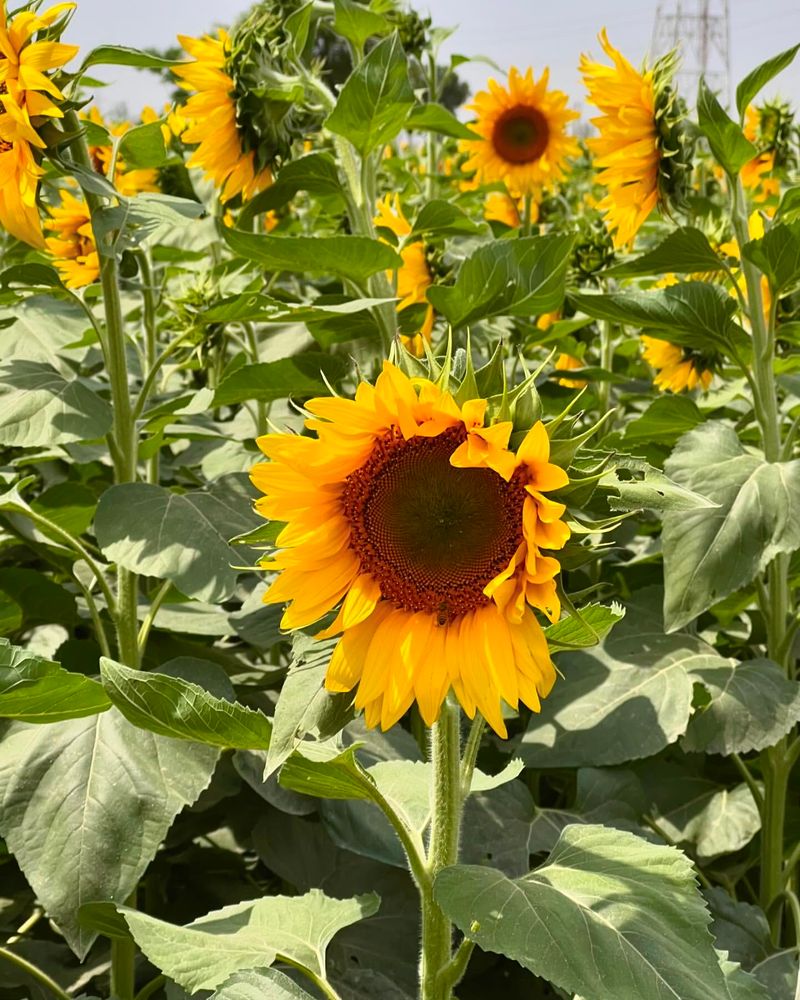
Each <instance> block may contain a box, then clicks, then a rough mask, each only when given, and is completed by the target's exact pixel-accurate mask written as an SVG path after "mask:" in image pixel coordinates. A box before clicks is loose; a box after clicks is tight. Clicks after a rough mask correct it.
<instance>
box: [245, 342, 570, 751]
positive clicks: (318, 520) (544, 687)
mask: <svg viewBox="0 0 800 1000" xmlns="http://www.w3.org/2000/svg"><path fill="white" fill-rule="evenodd" d="M307 409H308V410H309V411H310V412H311V413H312V414H314V419H310V420H308V421H307V427H308V428H309V430H311V431H312V432H315V433H316V438H311V437H302V436H298V435H289V434H268V435H266V436H265V437H262V438H260V439H259V441H258V444H259V446H260V448H261V450H262V451H263V452H264V454H265V455H266V456H267V457H268V458H269V459H270V461H269V462H266V463H262V464H260V465H257V466H255V468H254V469H253V470H252V473H251V475H252V479H253V482H254V484H255V485H256V487H257V488H258V489H259V490H261V491H262V492H263V493H264V494H265V496H263V497H262V498H260V499H259V500H258V501H257V502H256V507H257V509H258V510H259V512H260V513H261V514H263V515H264V516H265V517H268V518H272V519H274V520H277V521H285V522H287V523H286V527H285V528H284V529H283V531H282V532H281V534H280V535H279V536H278V539H277V544H278V546H279V550H278V551H277V553H276V554H275V556H274V558H273V559H272V561H271V562H268V563H267V564H266V566H267V568H269V569H274V570H277V571H278V572H279V576H278V577H277V579H276V580H275V581H274V582H273V583H272V585H271V586H270V587H269V589H268V590H267V592H266V594H265V597H264V600H265V601H266V602H267V603H284V602H287V601H288V602H291V603H290V604H289V607H288V608H287V609H286V611H285V612H284V615H283V618H282V621H281V626H282V627H283V628H287V629H294V628H302V627H304V626H307V625H311V624H312V623H313V622H316V621H318V620H319V619H320V618H322V617H323V616H324V615H325V614H327V613H328V612H330V611H332V610H333V609H334V608H335V607H336V606H337V605H339V604H340V602H341V605H340V607H339V610H338V613H337V615H336V618H335V620H334V622H333V624H332V625H330V627H329V628H327V629H325V630H324V631H322V632H320V633H319V634H318V636H317V638H328V637H330V636H333V635H338V634H340V633H341V639H340V640H339V642H338V644H337V646H336V647H335V650H334V652H333V656H332V658H331V662H330V665H329V667H328V671H327V676H326V680H325V685H326V687H327V689H328V690H329V691H351V690H352V689H353V688H356V687H357V691H356V694H355V705H356V707H357V708H359V709H361V708H363V709H364V712H365V718H366V722H367V725H369V726H376V725H378V724H380V725H381V727H382V728H383V729H387V728H388V727H389V726H392V725H393V724H394V723H395V722H396V721H397V720H398V719H399V718H400V716H401V715H403V713H404V712H405V711H406V710H407V709H408V708H409V706H410V705H411V704H412V702H414V701H415V700H416V702H417V704H418V705H419V710H420V713H421V715H422V717H423V719H424V720H425V722H426V723H427V724H428V725H431V724H433V722H434V721H435V720H436V718H437V717H438V714H439V710H440V707H441V704H442V702H443V700H444V698H445V697H446V696H447V693H448V691H449V690H450V689H451V688H452V690H453V691H454V692H455V695H456V696H457V698H458V700H459V701H460V702H461V704H462V706H463V707H464V709H465V711H466V712H467V714H468V715H469V716H470V717H473V716H474V715H475V712H476V710H477V711H479V712H480V713H481V714H482V715H483V717H484V718H485V719H486V720H487V721H488V722H489V724H490V725H491V726H492V728H493V729H494V730H495V731H496V732H497V733H499V734H500V735H501V736H505V735H506V728H505V725H504V723H503V718H502V712H501V699H502V700H503V701H505V702H506V703H507V704H508V705H510V706H511V707H512V708H516V707H517V706H518V704H519V702H520V701H522V702H524V703H525V704H526V705H527V706H528V707H529V708H531V709H533V710H534V711H538V710H539V707H540V698H543V697H544V696H545V695H547V693H548V692H549V691H550V688H551V687H552V685H553V682H554V680H555V670H554V668H553V665H552V663H551V660H550V656H549V653H548V647H547V642H546V639H545V636H544V633H543V631H542V628H541V626H540V624H539V621H538V619H537V617H536V614H535V613H534V611H533V608H537V609H539V610H540V611H542V612H543V613H544V614H545V615H546V616H547V617H548V618H549V619H550V620H551V621H555V620H557V619H558V617H559V615H560V604H559V599H558V596H557V593H556V585H555V577H556V575H557V574H558V572H559V564H558V562H557V560H556V559H555V558H553V557H552V556H549V555H544V554H543V553H542V551H541V550H542V549H559V548H561V547H563V545H564V544H565V543H566V541H567V538H568V537H569V534H570V532H569V528H568V527H567V526H566V524H565V523H564V522H563V521H562V520H561V517H562V515H563V514H564V510H565V508H564V505H563V504H560V503H557V502H556V501H554V500H552V499H549V498H547V497H545V495H544V494H545V493H547V492H548V491H550V490H557V489H559V488H561V487H563V486H565V485H566V484H567V482H568V479H567V475H566V473H565V472H564V471H563V470H562V469H560V468H559V467H558V466H556V465H553V464H551V463H550V461H549V455H550V444H549V439H548V436H547V431H546V430H545V428H544V426H543V424H542V423H541V422H538V423H536V424H535V425H534V426H533V428H532V429H531V430H530V431H529V432H528V433H527V434H526V435H525V437H524V439H523V440H522V442H521V444H520V445H519V448H518V449H517V451H516V453H515V452H513V451H511V450H509V448H508V441H509V435H510V433H511V424H510V423H495V424H493V425H489V424H487V422H486V411H487V402H486V400H484V399H473V400H470V401H468V402H465V403H463V404H462V405H459V404H458V403H456V401H455V399H454V397H453V396H452V395H451V394H450V393H448V392H445V391H443V390H441V389H440V388H439V387H438V386H437V385H436V384H434V383H433V382H431V381H429V380H427V379H423V378H415V379H413V380H411V379H409V378H408V377H406V376H405V375H404V374H403V373H402V372H401V371H400V370H399V369H398V368H396V367H394V366H393V365H391V364H390V363H388V362H386V363H384V366H383V371H382V373H381V375H380V376H379V377H378V379H377V381H376V383H375V385H374V386H372V385H370V384H368V383H366V382H362V383H361V384H360V385H359V386H358V389H357V391H356V395H355V399H354V400H349V399H341V398H330V397H326V398H321V399H314V400H311V401H310V402H309V403H308V404H307Z"/></svg>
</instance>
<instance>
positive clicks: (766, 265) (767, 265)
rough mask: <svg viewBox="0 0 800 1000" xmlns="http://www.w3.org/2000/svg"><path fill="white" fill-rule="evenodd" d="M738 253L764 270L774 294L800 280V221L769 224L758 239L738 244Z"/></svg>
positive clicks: (786, 290) (783, 290)
mask: <svg viewBox="0 0 800 1000" xmlns="http://www.w3.org/2000/svg"><path fill="white" fill-rule="evenodd" d="M742 256H744V257H746V258H747V259H748V260H750V261H752V262H753V263H754V264H755V265H756V267H757V268H758V269H759V270H760V271H761V272H763V273H764V274H766V276H767V278H769V283H770V285H771V286H772V288H773V292H774V294H776V295H779V294H781V293H785V292H788V291H790V290H791V289H792V287H793V286H794V285H796V284H797V282H798V281H800V222H795V223H793V224H792V225H781V224H779V225H777V226H772V228H771V229H769V230H768V231H767V232H766V233H765V234H764V235H763V236H762V237H761V239H758V240H751V241H750V242H749V243H745V245H744V246H743V247H742Z"/></svg>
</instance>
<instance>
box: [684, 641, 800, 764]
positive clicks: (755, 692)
mask: <svg viewBox="0 0 800 1000" xmlns="http://www.w3.org/2000/svg"><path fill="white" fill-rule="evenodd" d="M692 675H693V676H694V677H695V678H696V679H697V680H699V681H700V682H701V683H702V684H703V685H705V687H706V688H707V690H708V692H709V694H710V695H711V701H710V702H709V704H708V705H706V706H704V707H702V708H700V709H698V710H697V711H696V712H695V714H694V715H693V716H692V719H691V721H690V722H689V727H688V729H687V730H686V735H685V736H684V737H683V739H682V740H681V746H682V747H683V749H684V750H687V751H688V752H689V753H697V752H699V751H702V752H703V753H718V754H724V755H725V756H728V755H729V754H732V753H749V752H750V751H751V750H763V749H764V748H765V747H769V746H773V745H774V744H775V743H777V742H778V740H779V739H780V738H781V737H782V736H785V735H786V733H788V732H790V731H791V729H792V727H793V726H794V725H796V723H798V722H800V683H798V682H797V681H793V680H788V679H787V677H786V675H785V674H784V672H783V670H782V669H781V668H780V667H779V666H778V665H777V664H776V663H772V662H771V661H770V660H745V661H744V662H743V663H736V662H735V661H733V660H731V661H728V662H727V663H722V664H719V665H718V666H716V667H700V668H697V669H693V670H692Z"/></svg>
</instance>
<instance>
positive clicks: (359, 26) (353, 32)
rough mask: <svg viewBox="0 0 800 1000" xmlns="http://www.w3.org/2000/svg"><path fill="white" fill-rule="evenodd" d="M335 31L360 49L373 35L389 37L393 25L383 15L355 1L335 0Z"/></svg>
mask: <svg viewBox="0 0 800 1000" xmlns="http://www.w3.org/2000/svg"><path fill="white" fill-rule="evenodd" d="M333 9H334V19H333V30H334V31H335V32H336V33H337V34H339V35H342V36H343V37H344V38H347V39H349V41H351V42H353V43H354V44H355V45H356V46H358V48H359V49H362V48H363V47H364V42H366V40H367V39H368V38H371V37H372V36H373V35H388V34H389V32H390V31H391V30H392V25H391V23H390V22H389V21H387V20H386V18H385V17H384V16H383V15H382V14H378V13H376V12H375V11H372V10H370V9H369V7H367V6H366V5H365V4H363V3H356V2H355V0H333Z"/></svg>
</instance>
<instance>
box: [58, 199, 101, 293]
mask: <svg viewBox="0 0 800 1000" xmlns="http://www.w3.org/2000/svg"><path fill="white" fill-rule="evenodd" d="M59 194H60V196H61V204H60V205H56V206H51V207H48V209H47V211H48V213H49V215H50V218H49V220H47V221H46V222H45V228H46V229H47V230H49V231H50V232H51V233H53V234H54V235H52V236H48V237H47V238H46V240H45V243H46V244H47V249H48V250H49V251H50V253H51V254H52V256H53V258H54V260H53V264H54V266H55V268H56V270H57V271H58V273H59V274H60V275H61V280H62V281H63V282H64V284H65V285H66V286H67V288H84V287H85V286H86V285H91V283H92V282H93V281H96V280H97V277H98V275H99V274H100V258H99V257H98V255H97V247H96V246H95V242H94V234H93V233H92V219H91V215H90V214H89V208H88V206H87V204H86V202H85V201H84V200H83V198H76V197H75V195H74V194H72V192H71V191H65V190H62V191H60V192H59Z"/></svg>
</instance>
